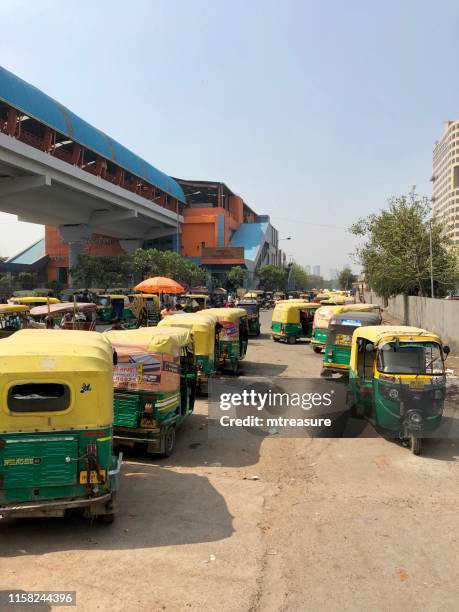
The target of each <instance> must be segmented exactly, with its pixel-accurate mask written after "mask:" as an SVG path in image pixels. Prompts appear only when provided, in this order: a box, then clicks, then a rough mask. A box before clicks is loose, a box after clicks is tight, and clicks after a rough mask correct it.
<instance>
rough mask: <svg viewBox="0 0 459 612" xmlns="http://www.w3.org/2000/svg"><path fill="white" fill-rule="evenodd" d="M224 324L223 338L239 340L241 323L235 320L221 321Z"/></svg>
mask: <svg viewBox="0 0 459 612" xmlns="http://www.w3.org/2000/svg"><path fill="white" fill-rule="evenodd" d="M220 324H221V326H222V335H221V339H222V340H229V341H231V340H237V339H238V337H239V325H238V324H237V323H234V322H233V321H220Z"/></svg>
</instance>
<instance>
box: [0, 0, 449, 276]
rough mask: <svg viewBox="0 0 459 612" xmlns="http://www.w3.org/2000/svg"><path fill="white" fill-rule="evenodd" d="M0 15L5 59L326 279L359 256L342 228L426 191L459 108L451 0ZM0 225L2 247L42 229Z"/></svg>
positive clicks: (46, 9)
mask: <svg viewBox="0 0 459 612" xmlns="http://www.w3.org/2000/svg"><path fill="white" fill-rule="evenodd" d="M0 22H1V23H2V34H1V37H0V62H1V64H2V65H3V66H5V67H6V68H7V69H9V70H11V71H12V72H14V73H16V74H17V75H18V76H20V77H21V78H23V79H25V80H27V81H29V82H30V83H33V84H34V85H36V86H38V87H39V88H41V89H43V90H44V91H45V92H46V93H48V94H49V95H51V96H53V97H54V98H56V99H57V100H59V101H60V102H62V103H63V104H65V105H66V106H68V107H69V108H70V109H71V110H73V111H74V112H75V113H77V114H79V115H80V116H81V117H83V118H84V119H86V120H87V121H89V122H90V123H92V124H94V125H95V126H97V127H98V128H100V129H102V130H103V131H105V132H107V133H108V134H110V135H111V136H113V137H114V138H116V139H117V140H119V141H120V142H121V143H122V144H124V145H125V146H127V147H129V148H131V149H132V150H133V151H135V152H136V153H138V154H139V155H141V156H143V157H144V158H145V159H147V160H148V161H149V162H151V163H152V164H153V165H156V166H157V167H158V168H160V169H161V170H164V171H165V172H167V173H168V174H171V175H174V176H179V177H183V178H193V179H209V180H221V181H224V182H225V183H227V185H228V186H229V187H230V188H231V189H232V190H233V191H235V192H237V193H239V194H240V195H242V196H243V198H244V199H245V200H246V202H247V203H248V204H249V205H250V206H251V207H253V208H254V209H255V210H256V211H257V212H259V213H265V214H266V213H268V214H269V215H271V219H272V222H273V224H274V225H275V226H276V227H277V228H278V229H279V231H280V234H281V236H292V240H291V241H289V242H283V243H282V244H283V245H285V247H286V251H287V253H288V254H289V255H292V256H293V257H294V258H295V259H296V260H297V261H298V262H299V263H301V264H303V265H306V264H320V265H321V267H322V272H325V273H327V272H328V269H329V268H341V267H342V266H343V264H344V263H345V262H346V261H349V259H350V258H349V253H350V252H351V251H352V250H353V248H354V244H355V243H354V240H353V238H352V237H351V236H350V235H349V234H348V233H346V231H343V229H340V228H346V227H348V226H349V225H350V224H351V223H352V221H353V220H354V219H355V218H357V217H359V216H361V215H365V214H367V213H369V212H371V211H375V210H378V209H379V208H381V207H383V206H384V205H385V202H386V199H387V198H388V197H389V196H391V195H393V194H400V193H405V192H407V191H408V190H409V189H410V187H411V185H413V184H415V185H417V186H418V190H419V191H420V192H422V193H425V194H427V195H430V194H431V188H430V183H429V182H428V181H429V178H430V176H431V155H432V145H433V142H434V140H435V139H436V138H437V137H438V136H439V135H440V133H441V123H442V121H444V120H447V119H451V118H454V117H455V118H457V116H458V115H459V79H458V76H457V75H458V60H459V3H458V2H457V0H385V1H384V2H375V1H371V0H370V1H369V0H358V1H353V0H350V1H348V2H343V1H342V0H329V1H328V2H317V1H310V0H302V1H301V0H298V1H296V0H282V1H281V2H280V1H278V0H277V1H275V2H271V1H267V0H231V1H228V0H164V1H162V0H161V1H156V0H151V1H141V0H130V2H128V3H126V2H125V1H119V0H98V1H97V2H94V1H88V0H78V1H72V0H66V1H65V2H62V1H60V0H55V1H51V0H40V1H39V2H38V1H36V2H30V1H19V0H1V2H0ZM324 225H325V226H333V227H323V226H324ZM0 232H1V240H0V254H13V253H14V252H16V251H18V250H20V249H21V248H22V247H24V246H27V244H29V243H30V242H31V241H32V240H33V239H34V238H36V237H39V236H41V235H42V233H43V230H42V228H40V227H39V226H33V225H28V224H20V223H17V222H16V221H14V218H12V217H9V216H8V215H4V214H0Z"/></svg>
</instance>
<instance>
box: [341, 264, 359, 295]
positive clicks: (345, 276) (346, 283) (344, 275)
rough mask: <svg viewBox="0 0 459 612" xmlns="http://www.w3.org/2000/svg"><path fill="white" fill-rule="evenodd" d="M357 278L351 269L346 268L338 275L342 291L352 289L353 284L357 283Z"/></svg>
mask: <svg viewBox="0 0 459 612" xmlns="http://www.w3.org/2000/svg"><path fill="white" fill-rule="evenodd" d="M356 280H357V276H356V275H355V274H352V270H351V269H350V268H349V267H345V268H343V269H342V270H341V272H340V273H339V274H338V283H339V287H340V289H347V290H349V289H351V288H352V283H355V281H356Z"/></svg>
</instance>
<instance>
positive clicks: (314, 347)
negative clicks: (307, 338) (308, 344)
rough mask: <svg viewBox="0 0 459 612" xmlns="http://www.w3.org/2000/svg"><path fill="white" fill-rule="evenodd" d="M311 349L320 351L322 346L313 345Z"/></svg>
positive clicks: (316, 351) (315, 351)
mask: <svg viewBox="0 0 459 612" xmlns="http://www.w3.org/2000/svg"><path fill="white" fill-rule="evenodd" d="M312 350H313V351H314V353H321V352H322V347H320V346H313V347H312Z"/></svg>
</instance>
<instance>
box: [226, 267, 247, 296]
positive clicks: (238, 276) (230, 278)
mask: <svg viewBox="0 0 459 612" xmlns="http://www.w3.org/2000/svg"><path fill="white" fill-rule="evenodd" d="M246 276H247V270H244V268H242V267H241V266H233V267H232V268H231V270H230V271H229V272H228V274H227V275H226V283H225V289H227V290H228V291H235V290H236V289H238V288H239V287H242V286H243V285H244V281H245V278H246Z"/></svg>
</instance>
